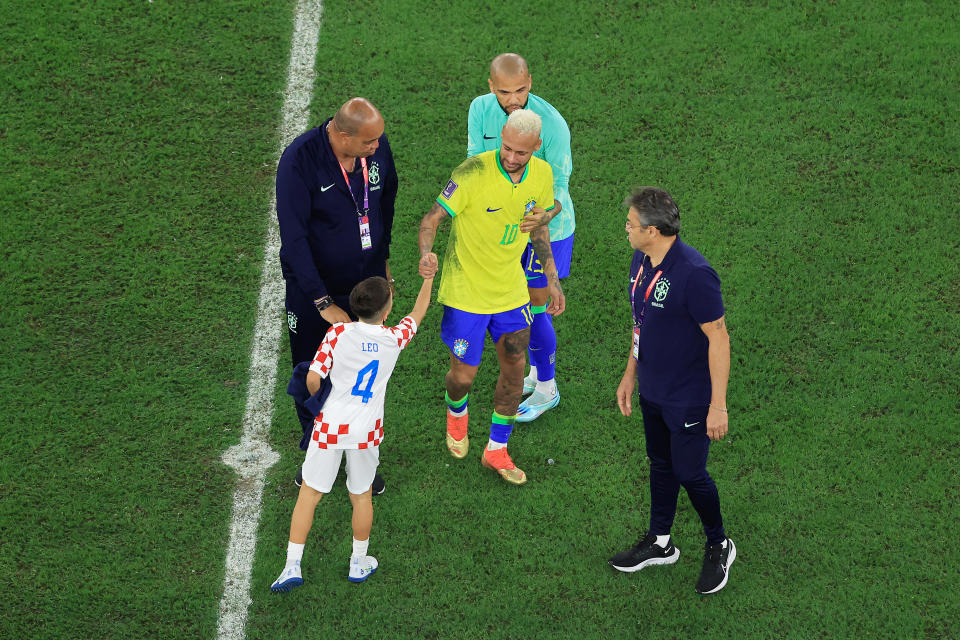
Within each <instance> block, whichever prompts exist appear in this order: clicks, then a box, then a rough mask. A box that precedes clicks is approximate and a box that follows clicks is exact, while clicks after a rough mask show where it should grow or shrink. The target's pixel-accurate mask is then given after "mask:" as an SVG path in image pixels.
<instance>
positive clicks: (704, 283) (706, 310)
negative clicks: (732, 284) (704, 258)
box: [687, 265, 724, 324]
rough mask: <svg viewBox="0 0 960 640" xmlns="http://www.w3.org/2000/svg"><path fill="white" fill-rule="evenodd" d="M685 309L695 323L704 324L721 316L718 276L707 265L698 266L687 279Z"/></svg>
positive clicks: (721, 300)
mask: <svg viewBox="0 0 960 640" xmlns="http://www.w3.org/2000/svg"><path fill="white" fill-rule="evenodd" d="M687 309H688V310H689V311H690V316H691V317H692V318H693V319H694V321H695V322H696V323H697V324H706V323H708V322H713V321H714V320H717V319H718V318H721V317H723V314H724V308H723V296H722V295H721V294H720V276H718V275H717V272H716V271H714V270H713V268H712V267H710V266H709V265H707V266H703V267H698V268H697V269H694V270H693V271H692V272H691V273H690V279H689V280H687Z"/></svg>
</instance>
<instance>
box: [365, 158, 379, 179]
mask: <svg viewBox="0 0 960 640" xmlns="http://www.w3.org/2000/svg"><path fill="white" fill-rule="evenodd" d="M367 176H368V177H369V178H370V184H380V165H379V164H377V163H376V162H371V163H370V169H368V170H367Z"/></svg>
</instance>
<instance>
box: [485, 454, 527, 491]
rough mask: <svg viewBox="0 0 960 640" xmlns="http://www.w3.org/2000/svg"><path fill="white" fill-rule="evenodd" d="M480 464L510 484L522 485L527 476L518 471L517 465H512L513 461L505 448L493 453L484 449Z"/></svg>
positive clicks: (520, 470)
mask: <svg viewBox="0 0 960 640" xmlns="http://www.w3.org/2000/svg"><path fill="white" fill-rule="evenodd" d="M480 462H481V464H483V466H485V467H488V468H490V469H493V470H494V471H496V472H497V473H499V474H500V475H501V477H503V479H504V480H506V481H507V482H509V483H510V484H523V483H524V482H526V481H527V474H525V473H524V472H523V470H522V469H518V468H517V465H515V464H513V460H511V459H510V454H509V453H507V448H506V447H503V448H502V449H496V450H494V451H491V450H490V449H487V448H486V447H484V449H483V455H482V456H481V457H480Z"/></svg>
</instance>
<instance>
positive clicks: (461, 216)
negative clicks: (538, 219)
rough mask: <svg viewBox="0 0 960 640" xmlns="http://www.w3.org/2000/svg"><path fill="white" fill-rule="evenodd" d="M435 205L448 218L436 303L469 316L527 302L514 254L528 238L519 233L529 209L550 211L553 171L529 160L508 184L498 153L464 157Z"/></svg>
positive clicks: (538, 160) (524, 280)
mask: <svg viewBox="0 0 960 640" xmlns="http://www.w3.org/2000/svg"><path fill="white" fill-rule="evenodd" d="M437 202H438V203H439V204H440V206H441V207H443V208H444V209H446V211H447V213H449V214H450V217H451V218H453V229H452V230H451V232H450V239H449V241H448V242H447V254H446V257H445V258H444V261H443V272H442V274H441V276H440V289H439V291H438V293H437V300H439V301H440V302H441V303H442V304H445V305H447V306H448V307H453V308H455V309H460V310H461V311H469V312H470V313H499V312H501V311H509V310H510V309H516V308H517V307H519V306H522V305H524V304H526V303H527V302H529V300H530V296H529V293H528V292H527V280H526V278H525V277H524V275H523V267H522V266H521V264H520V256H521V255H522V254H523V250H524V249H525V248H526V246H527V240H528V238H529V234H527V233H522V232H521V231H520V222H521V220H523V216H524V214H525V213H526V212H527V211H529V209H530V208H532V207H533V206H538V207H540V208H541V209H544V210H546V211H549V210H550V209H552V208H553V171H552V170H551V169H550V165H549V164H548V163H547V162H545V161H543V160H541V159H540V158H536V157H532V158H530V162H529V163H528V164H527V167H526V169H524V172H523V177H522V178H521V179H520V182H518V183H516V184H514V183H513V181H512V180H511V179H510V176H509V175H507V173H506V172H505V171H504V170H503V167H501V166H500V150H499V149H497V150H494V151H487V152H485V153H481V154H479V155H476V156H473V157H471V158H467V159H466V160H464V161H463V163H462V164H461V165H460V166H459V167H457V168H456V169H454V170H453V174H452V175H451V177H450V181H449V182H447V186H446V187H444V189H443V191H442V192H441V193H440V195H439V196H438V197H437Z"/></svg>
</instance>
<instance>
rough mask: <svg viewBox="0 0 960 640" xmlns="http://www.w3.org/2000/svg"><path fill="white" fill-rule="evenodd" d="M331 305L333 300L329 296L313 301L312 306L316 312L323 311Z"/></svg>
mask: <svg viewBox="0 0 960 640" xmlns="http://www.w3.org/2000/svg"><path fill="white" fill-rule="evenodd" d="M332 304H333V298H331V297H330V296H323V297H322V298H317V299H316V300H314V301H313V306H315V307H316V308H317V311H323V310H324V309H326V308H327V307H329V306H330V305H332Z"/></svg>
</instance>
